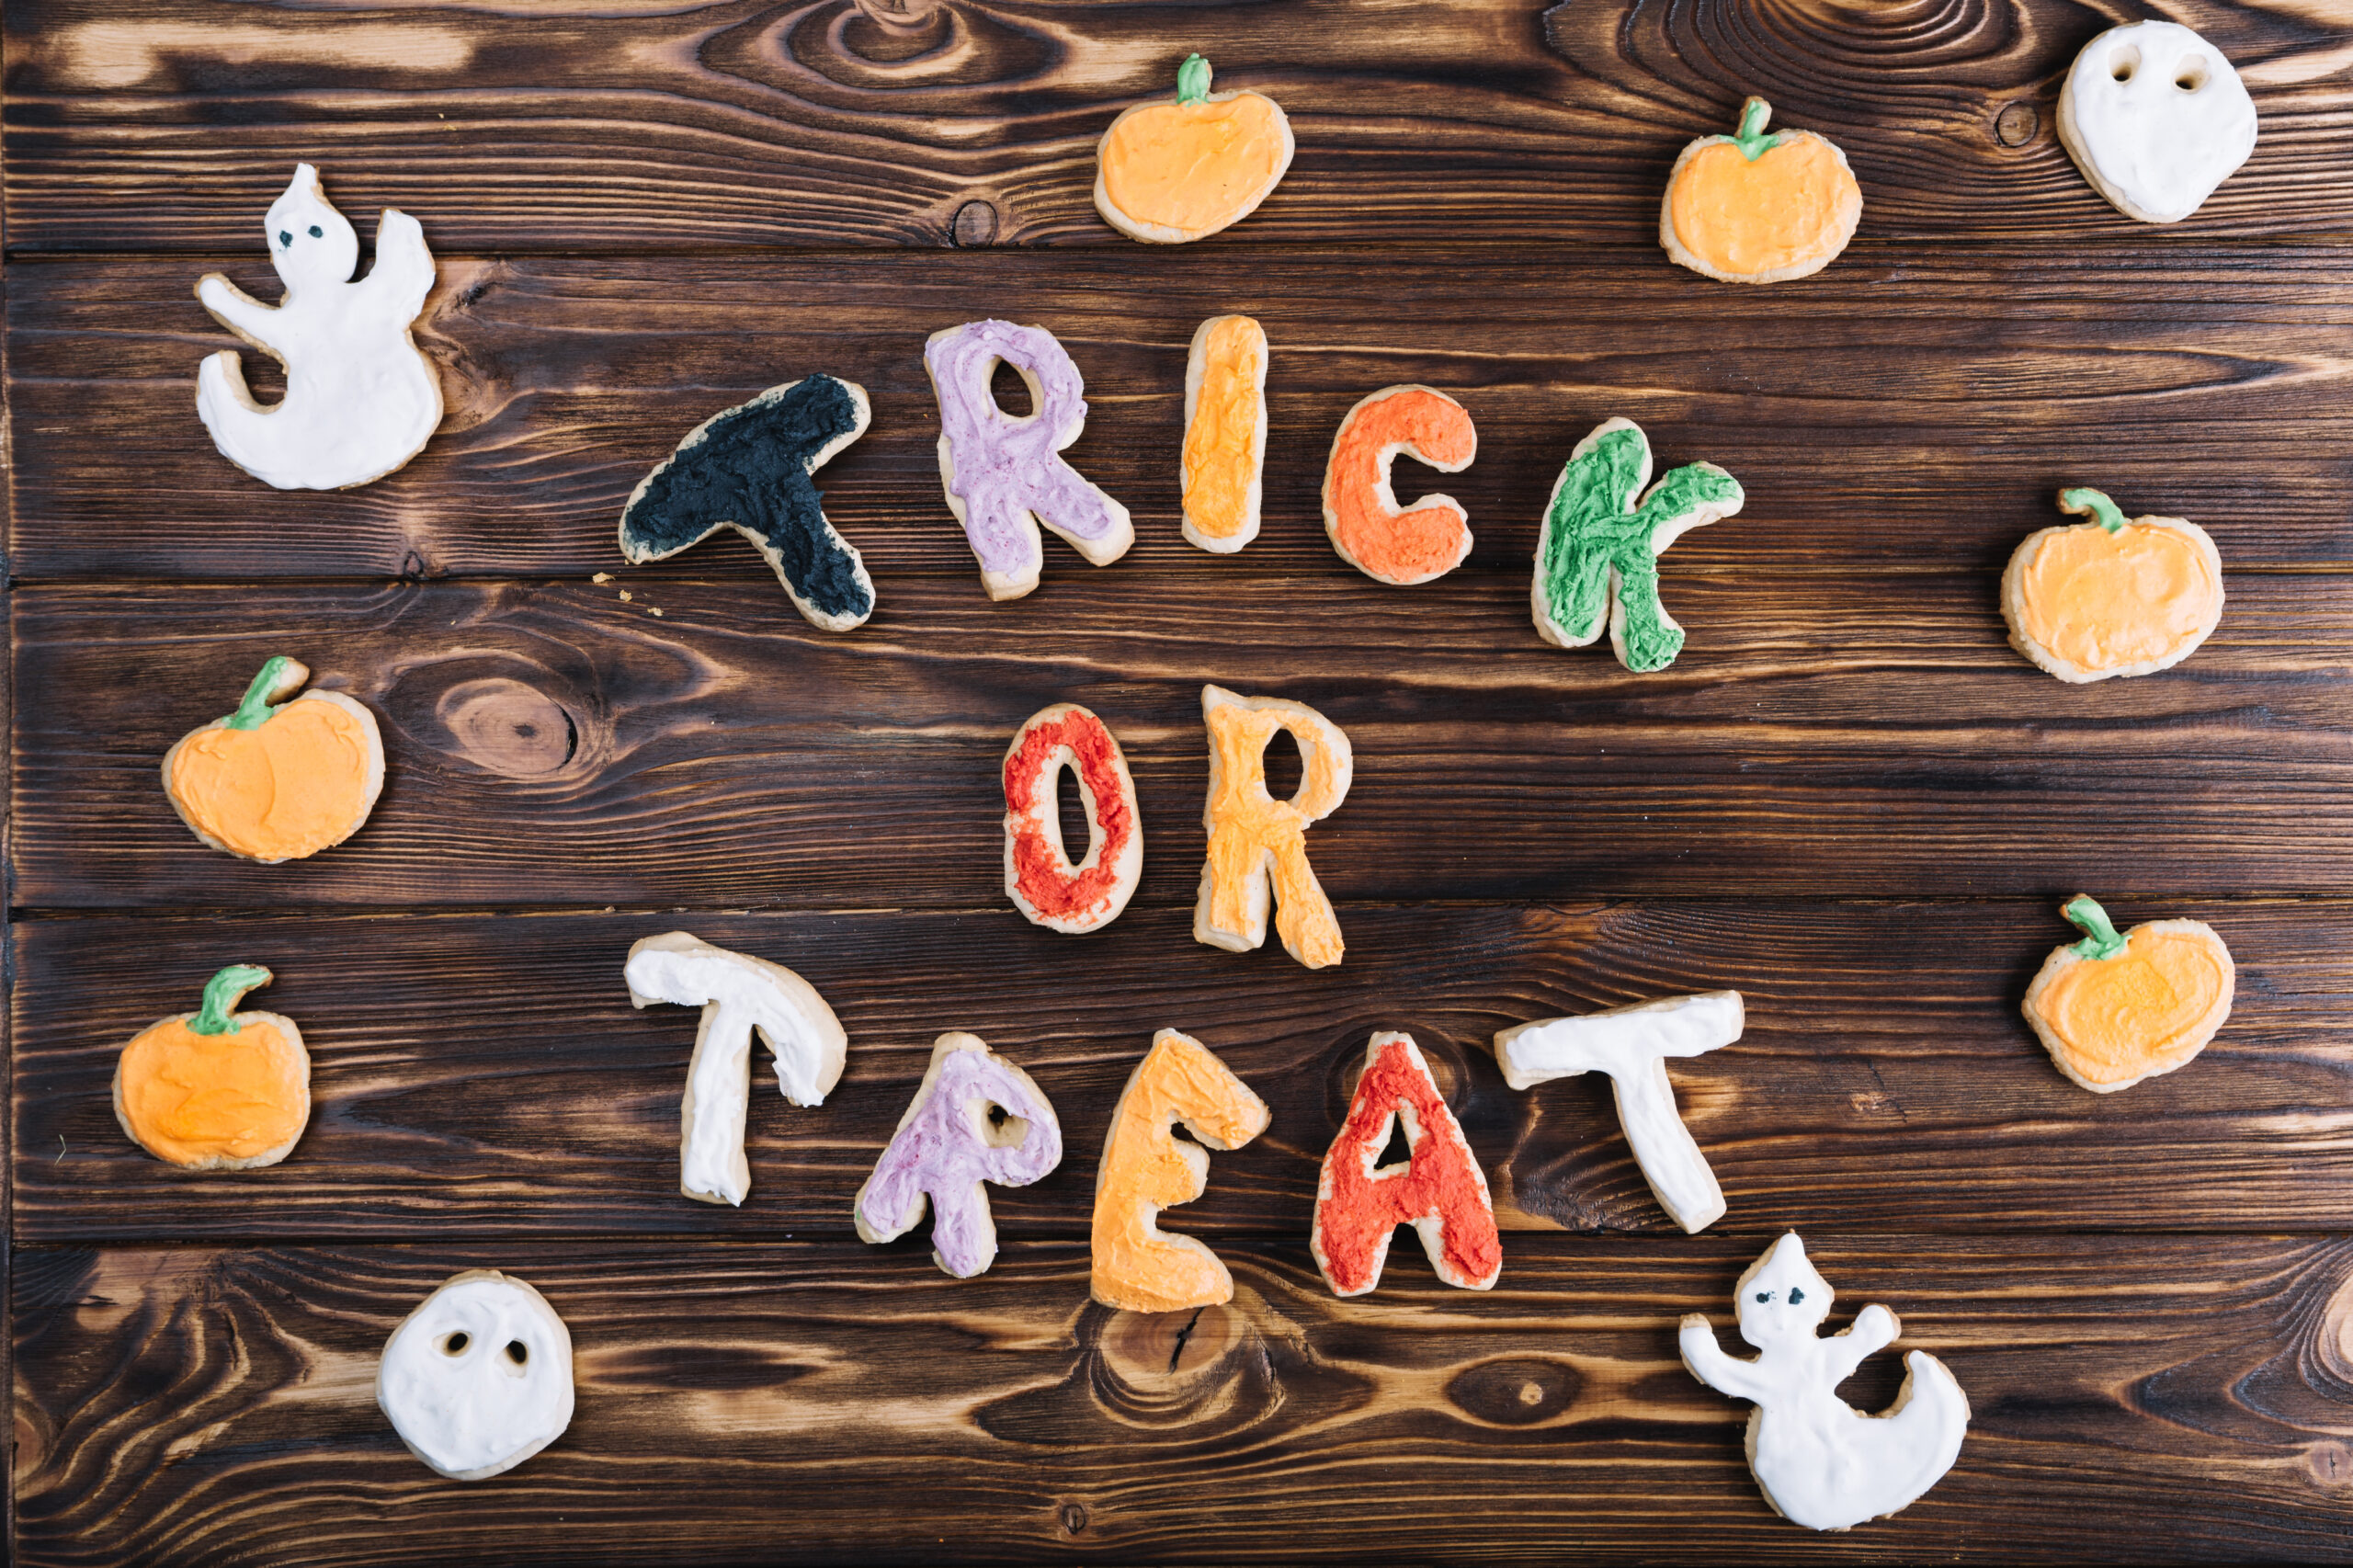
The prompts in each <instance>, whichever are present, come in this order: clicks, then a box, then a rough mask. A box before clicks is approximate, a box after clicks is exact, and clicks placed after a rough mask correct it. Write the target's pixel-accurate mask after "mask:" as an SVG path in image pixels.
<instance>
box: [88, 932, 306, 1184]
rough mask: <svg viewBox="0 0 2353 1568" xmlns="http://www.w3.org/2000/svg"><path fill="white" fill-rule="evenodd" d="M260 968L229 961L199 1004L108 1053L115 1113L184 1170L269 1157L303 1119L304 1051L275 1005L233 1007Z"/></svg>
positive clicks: (265, 977) (273, 1160) (262, 975)
mask: <svg viewBox="0 0 2353 1568" xmlns="http://www.w3.org/2000/svg"><path fill="white" fill-rule="evenodd" d="M269 979H270V975H269V971H267V970H266V969H263V968H261V967H259V966H258V965H256V964H232V965H231V966H230V967H229V968H227V969H224V970H222V971H221V972H220V973H218V974H216V975H214V976H213V977H212V978H211V980H210V981H209V982H207V983H206V984H205V987H204V1003H203V1006H200V1007H199V1008H198V1009H197V1010H196V1011H195V1012H193V1013H180V1014H176V1015H175V1016H174V1017H168V1018H165V1019H162V1020H161V1021H159V1022H157V1023H154V1024H151V1025H149V1026H148V1027H147V1028H143V1029H142V1030H140V1031H139V1033H138V1034H137V1035H136V1036H135V1037H134V1038H133V1039H132V1040H131V1043H130V1044H129V1045H126V1046H124V1047H123V1048H122V1054H121V1056H119V1057H118V1058H117V1059H116V1061H115V1069H114V1116H115V1119H116V1120H117V1121H119V1122H120V1123H122V1130H123V1131H124V1132H126V1133H128V1134H130V1136H131V1142H134V1143H136V1144H138V1145H139V1146H140V1147H141V1148H142V1149H144V1150H146V1151H147V1152H148V1153H151V1154H153V1155H154V1156H155V1157H156V1158H157V1159H159V1160H161V1161H163V1162H164V1163H165V1164H166V1165H177V1166H179V1167H180V1168H181V1169H182V1170H188V1171H244V1170H254V1169H257V1168H258V1167H260V1166H263V1165H276V1164H278V1161H280V1160H282V1159H284V1158H285V1157H286V1156H287V1154H288V1153H289V1152H290V1151H291V1150H292V1149H293V1147H294V1144H295V1141H296V1140H298V1139H300V1138H301V1136H302V1129H303V1128H304V1127H305V1126H307V1125H308V1124H309V1122H310V1119H311V1055H310V1052H309V1051H305V1050H304V1049H303V1048H302V1031H301V1029H298V1028H295V1027H294V1020H293V1019H291V1018H289V1017H283V1016H282V1015H280V1014H277V1013H258V1012H256V1013H237V1012H232V1011H231V1009H232V1008H233V1007H235V1006H236V1005H237V1003H238V1002H239V1001H240V1000H242V999H243V998H244V994H245V993H246V992H248V991H251V990H252V989H253V988H254V987H255V986H256V985H267V984H268V983H269Z"/></svg>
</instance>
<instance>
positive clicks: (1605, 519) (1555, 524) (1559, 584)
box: [1529, 419, 1746, 675]
mask: <svg viewBox="0 0 2353 1568" xmlns="http://www.w3.org/2000/svg"><path fill="white" fill-rule="evenodd" d="M1650 477H1651V443H1650V437H1647V436H1645V435H1643V427H1642V426H1639V425H1637V424H1635V423H1634V422H1633V421H1632V420H1631V419H1605V420H1603V421H1602V422H1601V423H1600V424H1599V425H1597V426H1594V428H1593V433H1592V434H1591V435H1589V436H1587V437H1586V438H1585V439H1584V440H1582V441H1579V442H1578V443H1577V444H1576V448H1575V449H1574V450H1573V451H1571V452H1570V453H1569V460H1568V462H1567V464H1566V465H1565V466H1563V468H1562V470H1561V477H1560V478H1559V479H1557V480H1555V481H1554V482H1553V484H1552V499H1551V500H1550V501H1548V502H1546V503H1545V505H1544V528H1543V530H1542V532H1541V533H1540V535H1539V536H1538V538H1537V541H1536V582H1535V585H1534V588H1533V590H1532V592H1531V593H1530V595H1529V601H1530V604H1531V605H1532V607H1533V608H1534V611H1535V617H1536V631H1537V635H1539V636H1540V637H1542V638H1543V639H1544V641H1545V642H1551V643H1553V644H1554V645H1556V646H1558V647H1563V648H1582V647H1585V646H1586V644H1587V643H1590V642H1593V641H1594V640H1595V639H1596V638H1597V637H1599V636H1600V635H1601V629H1602V628H1603V627H1604V626H1605V625H1606V626H1608V628H1609V646H1610V648H1611V649H1612V650H1614V651H1615V652H1616V653H1617V655H1618V662H1619V663H1620V664H1621V665H1625V666H1626V667H1627V668H1628V669H1630V670H1632V671H1634V672H1635V673H1636V674H1637V675H1647V674H1649V673H1650V672H1651V671H1653V670H1663V669H1665V668H1666V666H1667V665H1671V664H1673V663H1675V656H1676V655H1677V653H1681V652H1683V628H1682V627H1681V626H1679V625H1677V623H1676V619H1675V618H1674V617H1673V616H1671V615H1669V614H1667V613H1666V607H1665V605H1664V604H1662V603H1660V602H1659V597H1658V558H1659V557H1660V556H1661V555H1663V554H1665V552H1666V547H1667V546H1669V545H1671V544H1673V543H1674V542H1675V541H1676V540H1678V539H1681V538H1682V537H1683V536H1684V535H1685V534H1687V533H1688V532H1690V531H1691V530H1692V529H1693V528H1704V527H1706V526H1707V525H1708V524H1710V523H1712V522H1716V521H1718V520H1719V519H1721V518H1724V517H1731V516H1732V515H1733V513H1735V512H1737V511H1739V510H1740V507H1741V503H1742V502H1743V501H1745V499H1746V497H1745V495H1744V494H1742V493H1741V488H1740V481H1738V480H1736V479H1734V478H1733V476H1732V475H1730V474H1728V473H1726V472H1724V471H1723V470H1722V469H1720V468H1718V467H1717V466H1716V465H1715V464H1713V463H1687V464H1685V465H1684V466H1683V467H1681V468H1678V469H1676V470H1674V471H1672V472H1669V473H1668V474H1667V476H1666V477H1665V479H1662V480H1660V481H1659V482H1658V483H1656V484H1652V485H1651V488H1650V492H1649V494H1643V485H1645V484H1650ZM1637 496H1641V499H1640V501H1639V502H1638V501H1637V500H1636V499H1635V498H1636V497H1637Z"/></svg>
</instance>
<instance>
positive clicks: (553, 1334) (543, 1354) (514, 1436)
mask: <svg viewBox="0 0 2353 1568" xmlns="http://www.w3.org/2000/svg"><path fill="white" fill-rule="evenodd" d="M376 1403H377V1404H378V1405H379V1406H381V1408H382V1410H383V1412H384V1415H385V1418H386V1419H388V1420H390V1421H391V1422H392V1430H393V1431H395V1432H397V1433H399V1434H400V1438H401V1441H402V1442H404V1443H406V1444H407V1445H408V1450H409V1452H411V1453H413V1454H415V1456H416V1457H417V1458H418V1459H421V1460H424V1461H425V1462H426V1464H428V1465H430V1466H431V1467H432V1468H433V1469H435V1470H436V1471H439V1472H440V1473H441V1474H443V1475H446V1476H448V1477H449V1479H450V1480H452V1481H486V1480H488V1479H489V1478H490V1477H492V1476H494V1475H496V1474H498V1473H500V1472H501V1471H509V1470H512V1469H514V1468H515V1467H516V1466H517V1465H518V1464H521V1463H522V1462H523V1461H524V1460H527V1459H529V1458H530V1457H531V1456H532V1455H533V1454H536V1453H538V1452H539V1451H540V1449H544V1448H546V1447H547V1446H548V1445H549V1444H550V1443H552V1442H554V1441H555V1440H556V1439H557V1438H558V1437H562V1436H563V1429H564V1428H565V1427H567V1426H571V1425H572V1335H571V1333H570V1332H569V1331H568V1330H567V1329H565V1327H564V1326H563V1319H562V1318H560V1317H558V1316H556V1315H555V1309H554V1308H553V1307H551V1306H549V1305H548V1303H547V1299H546V1298H545V1297H543V1296H541V1295H540V1293H539V1292H538V1291H537V1290H532V1289H531V1288H530V1287H529V1285H526V1284H524V1283H523V1281H521V1280H520V1279H514V1278H508V1277H507V1276H506V1275H504V1274H501V1273H499V1272H498V1271H497V1270H496V1269H494V1268H469V1269H467V1270H466V1271H465V1272H464V1273H462V1274H453V1275H451V1276H450V1277H449V1279H448V1280H447V1281H445V1282H444V1283H443V1284H442V1286H441V1288H440V1289H439V1290H436V1291H434V1292H433V1294H431V1295H430V1296H427V1297H426V1298H425V1301H424V1303H423V1304H422V1305H420V1306H419V1307H418V1308H417V1309H416V1311H415V1312H411V1313H409V1314H408V1316H406V1317H405V1318H403V1319H402V1320H401V1325H400V1327H398V1328H396V1329H394V1330H392V1337H391V1338H390V1339H387V1340H386V1341H384V1354H383V1356H382V1357H381V1358H380V1359H379V1360H378V1361H377V1363H376Z"/></svg>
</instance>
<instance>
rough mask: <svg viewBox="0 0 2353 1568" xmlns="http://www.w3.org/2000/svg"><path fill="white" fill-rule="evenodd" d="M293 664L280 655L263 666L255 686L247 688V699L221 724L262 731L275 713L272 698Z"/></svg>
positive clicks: (234, 728) (233, 727)
mask: <svg viewBox="0 0 2353 1568" xmlns="http://www.w3.org/2000/svg"><path fill="white" fill-rule="evenodd" d="M293 662H294V661H293V660H291V659H290V658H288V657H286V656H285V655H284V654H283V653H280V654H278V655H277V656H276V657H274V658H272V659H270V660H269V661H268V662H267V664H265V665H262V667H261V674H259V675H257V676H254V683H253V685H251V686H249V687H245V699H244V701H243V702H240V703H238V704H237V710H236V711H235V712H234V713H232V714H230V715H229V716H228V717H227V718H226V719H223V720H222V721H221V722H222V723H223V724H226V725H228V726H229V728H231V729H233V730H258V729H260V728H261V727H262V724H263V722H264V721H266V720H267V719H268V717H269V716H270V714H271V712H272V711H273V710H272V709H271V707H270V705H269V699H270V697H271V696H272V695H273V694H274V693H275V692H276V691H277V690H278V683H279V682H280V681H282V680H284V679H285V678H286V666H287V665H290V664H292V663H293Z"/></svg>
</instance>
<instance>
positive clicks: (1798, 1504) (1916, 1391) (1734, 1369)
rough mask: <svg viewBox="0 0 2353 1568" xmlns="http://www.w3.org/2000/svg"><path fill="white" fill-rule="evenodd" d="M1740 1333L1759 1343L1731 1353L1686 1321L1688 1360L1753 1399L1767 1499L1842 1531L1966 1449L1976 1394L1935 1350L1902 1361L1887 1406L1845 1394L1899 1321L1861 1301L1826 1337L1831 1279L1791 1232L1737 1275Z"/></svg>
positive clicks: (1721, 1386) (1754, 1461)
mask: <svg viewBox="0 0 2353 1568" xmlns="http://www.w3.org/2000/svg"><path fill="white" fill-rule="evenodd" d="M1735 1300H1736V1301H1737V1303H1738V1306H1739V1312H1740V1336H1741V1337H1742V1338H1743V1339H1745V1340H1746V1341H1748V1343H1749V1344H1751V1345H1753V1346H1756V1348H1757V1349H1758V1350H1759V1351H1760V1352H1762V1354H1761V1355H1759V1356H1758V1357H1757V1358H1756V1359H1755V1360H1754V1361H1742V1360H1737V1359H1735V1358H1733V1357H1730V1356H1727V1355H1725V1354H1724V1353H1723V1350H1722V1347H1721V1346H1718V1345H1717V1343H1716V1332H1715V1330H1714V1329H1712V1328H1711V1327H1709V1326H1708V1320H1707V1319H1706V1318H1705V1317H1702V1316H1700V1315H1699V1313H1697V1312H1694V1313H1693V1314H1691V1315H1690V1316H1689V1317H1687V1318H1685V1319H1684V1320H1683V1332H1682V1336H1681V1337H1682V1348H1683V1364H1684V1365H1685V1366H1686V1367H1688V1368H1689V1369H1690V1370H1691V1375H1692V1376H1693V1377H1695V1378H1697V1379H1699V1381H1701V1382H1703V1383H1705V1384H1707V1385H1708V1386H1709V1387H1710V1388H1711V1389H1715V1390H1717V1391H1718V1392H1722V1393H1728V1394H1730V1395H1732V1396H1733V1398H1734V1399H1745V1400H1751V1401H1754V1402H1755V1403H1756V1410H1754V1411H1753V1412H1751V1413H1750V1415H1749V1417H1748V1468H1749V1469H1750V1470H1751V1471H1754V1472H1755V1473H1756V1484H1757V1485H1758V1486H1760V1487H1762V1488H1763V1489H1764V1492H1765V1499H1766V1501H1767V1502H1768V1503H1770V1504H1772V1505H1773V1506H1774V1508H1775V1509H1776V1510H1777V1511H1778V1512H1779V1513H1780V1514H1781V1515H1782V1516H1783V1517H1786V1518H1788V1519H1790V1520H1791V1521H1792V1522H1794V1523H1797V1524H1801V1525H1803V1526H1805V1527H1806V1528H1808V1529H1817V1530H1843V1529H1849V1528H1853V1527H1854V1526H1856V1525H1859V1524H1861V1523H1862V1522H1863V1521H1864V1520H1866V1519H1879V1518H1885V1517H1887V1516H1888V1515H1890V1514H1893V1513H1894V1512H1896V1511H1897V1510H1898V1509H1900V1508H1903V1507H1905V1506H1908V1505H1909V1504H1911V1503H1912V1502H1913V1501H1914V1500H1915V1499H1916V1498H1917V1497H1919V1496H1920V1494H1923V1493H1925V1492H1927V1490H1928V1488H1929V1487H1931V1486H1934V1485H1935V1484H1936V1483H1938V1481H1939V1480H1941V1479H1942V1478H1943V1476H1944V1473H1945V1471H1949V1470H1950V1469H1951V1468H1952V1463H1953V1460H1955V1459H1957V1458H1959V1457H1960V1455H1961V1437H1962V1435H1963V1434H1964V1433H1965V1432H1966V1431H1967V1430H1968V1428H1969V1397H1968V1396H1967V1395H1966V1394H1964V1393H1962V1392H1961V1385H1960V1384H1959V1383H1957V1382H1955V1381H1953V1376H1952V1374H1951V1373H1950V1372H1949V1371H1947V1370H1946V1369H1945V1366H1944V1363H1943V1362H1941V1361H1939V1360H1938V1359H1937V1358H1935V1357H1933V1356H1930V1355H1927V1354H1926V1353H1924V1352H1922V1351H1918V1350H1915V1351H1913V1352H1912V1353H1911V1354H1910V1355H1909V1356H1907V1357H1905V1358H1904V1367H1905V1375H1904V1388H1903V1392H1900V1393H1898V1394H1897V1395H1896V1396H1895V1403H1893V1404H1892V1405H1890V1406H1888V1407H1887V1410H1886V1411H1885V1412H1884V1413H1883V1414H1881V1415H1864V1414H1863V1413H1862V1412H1861V1411H1859V1410H1857V1409H1856V1408H1854V1406H1852V1405H1850V1404H1848V1403H1847V1402H1846V1401H1845V1400H1842V1399H1840V1398H1839V1397H1838V1394H1837V1388H1838V1385H1839V1384H1840V1383H1841V1382H1844V1381H1846V1380H1847V1379H1848V1378H1850V1377H1852V1376H1854V1373H1855V1369H1856V1368H1858V1367H1859V1366H1861V1365H1862V1364H1863V1361H1864V1359H1865V1358H1868V1357H1870V1355H1872V1354H1873V1353H1874V1352H1876V1351H1879V1350H1882V1349H1885V1348H1886V1347H1887V1346H1889V1345H1891V1344H1893V1343H1894V1340H1895V1336H1896V1335H1897V1334H1898V1333H1900V1332H1901V1330H1902V1325H1901V1324H1899V1323H1898V1322H1897V1321H1896V1317H1895V1314H1894V1313H1893V1312H1889V1311H1888V1310H1887V1309H1886V1308H1885V1307H1881V1306H1869V1307H1865V1308H1864V1309H1863V1310H1862V1311H1861V1312H1859V1313H1857V1314H1856V1316H1855V1322H1854V1325H1853V1326H1852V1327H1850V1328H1847V1329H1843V1330H1841V1331H1840V1332H1838V1333H1836V1334H1834V1335H1831V1336H1830V1337H1829V1338H1827V1339H1824V1338H1822V1337H1821V1336H1820V1335H1818V1334H1817V1333H1816V1330H1818V1329H1819V1328H1820V1327H1821V1326H1822V1320H1823V1319H1824V1317H1825V1316H1827V1315H1828V1314H1829V1312H1830V1301H1831V1290H1830V1286H1829V1283H1828V1282H1827V1281H1826V1280H1824V1278H1822V1276H1821V1275H1819V1274H1817V1273H1815V1272H1814V1268H1813V1264H1811V1263H1809V1262H1807V1261H1806V1256H1805V1244H1804V1243H1803V1242H1801V1241H1800V1240H1798V1236H1797V1233H1796V1232H1795V1231H1791V1232H1790V1233H1788V1234H1787V1235H1784V1236H1783V1237H1782V1238H1781V1239H1780V1240H1779V1242H1777V1243H1775V1244H1773V1245H1772V1246H1771V1247H1769V1248H1768V1249H1767V1250H1766V1253H1765V1256H1763V1257H1760V1258H1758V1259H1757V1260H1756V1262H1755V1263H1753V1264H1751V1265H1750V1266H1749V1268H1748V1272H1747V1273H1745V1274H1744V1275H1742V1276H1741V1277H1740V1284H1739V1286H1738V1288H1737V1290H1736V1293H1735Z"/></svg>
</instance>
